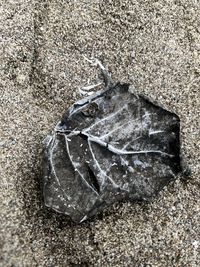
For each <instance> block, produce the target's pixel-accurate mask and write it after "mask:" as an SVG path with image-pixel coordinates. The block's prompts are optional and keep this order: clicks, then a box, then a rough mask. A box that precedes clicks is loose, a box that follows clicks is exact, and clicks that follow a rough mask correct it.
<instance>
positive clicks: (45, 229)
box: [0, 0, 200, 267]
mask: <svg viewBox="0 0 200 267" xmlns="http://www.w3.org/2000/svg"><path fill="white" fill-rule="evenodd" d="M83 55H85V56H87V57H91V56H95V57H97V58H99V59H100V60H101V61H102V62H103V64H104V65H105V66H107V67H108V69H109V71H110V72H111V73H112V77H113V79H114V80H116V81H121V82H129V83H131V84H134V86H135V88H136V90H137V91H138V92H140V93H144V94H145V95H147V96H149V97H151V98H152V99H153V100H155V101H157V102H158V103H160V104H161V105H162V106H164V107H165V108H167V109H168V110H171V111H173V112H176V113H177V114H178V115H179V117H180V119H181V138H182V153H183V157H184V158H185V160H186V162H187V164H188V166H189V167H190V169H191V171H192V176H191V177H190V179H189V180H188V181H185V180H184V179H183V177H179V178H178V179H177V180H176V182H174V183H171V184H170V185H169V186H168V187H167V188H165V190H163V191H162V192H161V193H160V194H159V196H158V197H157V198H155V199H153V201H152V202H151V203H149V204H147V203H123V204H117V205H114V206H113V207H111V208H109V209H107V210H106V211H105V212H104V213H103V214H102V215H99V216H98V217H97V218H96V219H95V220H93V221H90V222H86V223H84V224H83V225H79V226H76V225H73V224H70V223H69V222H68V220H67V218H65V217H64V216H61V215H59V214H56V213H54V212H51V211H49V210H47V209H44V207H43V205H42V197H41V193H40V179H41V153H42V140H43V139H44V138H45V137H46V135H47V134H48V133H49V132H50V131H51V130H52V129H53V127H54V126H55V124H56V122H57V121H58V120H59V119H60V117H61V114H62V113H63V112H64V111H65V110H66V109H67V108H68V107H69V106H70V105H71V104H72V103H74V101H75V100H77V99H79V98H80V95H79V91H78V88H80V87H81V86H83V85H84V86H85V85H88V84H94V83H98V82H100V81H102V77H101V75H100V73H99V71H98V69H97V68H94V67H91V66H90V65H89V64H88V62H87V61H86V60H85V59H84V57H83ZM199 87H200V2H199V0H190V1H188V0H167V1H164V0H157V1H156V0H152V1H146V0H136V1H132V0H124V1H122V0H118V1H115V0H113V1H111V0H101V1H100V0H82V1H81V0H80V1H78V0H71V1H67V0H49V1H47V0H43V1H37V0H35V1H34V0H1V1H0V122H1V127H0V148H1V155H0V173H1V179H0V266H2V267H11V266H12V267H24V266H26V267H29V266H30V267H34V266H48V267H57V266H59V267H60V266H63V267H66V266H134V267H135V266H136V267H147V266H148V267H155V266H156V267H157V266H159V267H171V266H176V267H179V266H180V267H183V266H185V267H198V266H200V182H199V171H200V88H199Z"/></svg>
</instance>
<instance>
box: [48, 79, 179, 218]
mask: <svg viewBox="0 0 200 267" xmlns="http://www.w3.org/2000/svg"><path fill="white" fill-rule="evenodd" d="M179 135H180V123H179V118H178V116H177V115H175V114H173V113H171V112H168V111H166V110H164V109H163V108H161V107H159V106H156V105H154V104H153V103H151V102H150V101H149V100H147V99H146V98H144V97H142V96H137V95H135V94H133V93H131V92H130V90H129V85H128V84H119V83H118V84H117V85H115V86H113V87H111V88H108V89H105V90H104V91H98V92H96V93H95V94H93V95H92V96H90V97H87V98H85V99H83V100H80V101H78V102H76V103H75V104H74V105H73V106H72V107H71V108H70V109H69V110H68V111H67V112H66V113H65V114H64V116H63V118H62V120H61V122H60V123H58V124H57V126H56V128H55V130H54V132H53V134H52V135H51V136H48V137H47V138H46V140H45V145H46V149H45V160H44V177H43V196H44V201H45V204H46V206H48V207H51V208H53V209H54V210H56V211H58V212H61V213H64V214H66V215H69V216H70V217H71V219H72V220H73V221H75V222H77V223H79V222H82V221H84V220H86V219H87V218H89V217H91V216H92V215H94V214H96V213H97V212H99V211H101V210H102V209H103V208H104V207H105V206H108V205H111V204H112V203H114V202H116V201H119V200H125V199H126V200H127V199H129V200H147V199H149V198H150V197H151V196H153V195H155V194H156V193H157V192H159V191H160V190H161V189H162V188H163V186H164V185H166V184H168V183H169V181H170V180H171V179H172V178H174V176H175V175H176V174H177V173H178V172H179V171H180V170H181V164H180V141H179Z"/></svg>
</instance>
